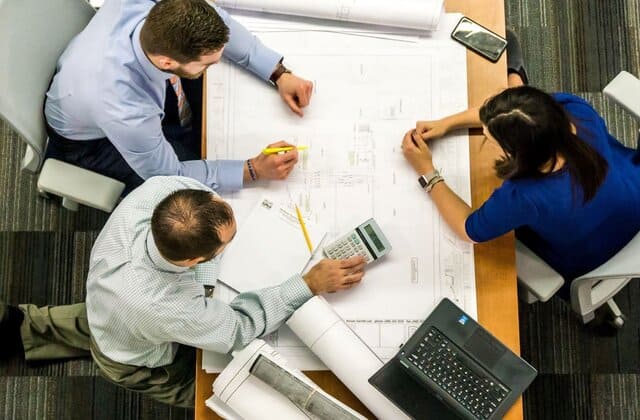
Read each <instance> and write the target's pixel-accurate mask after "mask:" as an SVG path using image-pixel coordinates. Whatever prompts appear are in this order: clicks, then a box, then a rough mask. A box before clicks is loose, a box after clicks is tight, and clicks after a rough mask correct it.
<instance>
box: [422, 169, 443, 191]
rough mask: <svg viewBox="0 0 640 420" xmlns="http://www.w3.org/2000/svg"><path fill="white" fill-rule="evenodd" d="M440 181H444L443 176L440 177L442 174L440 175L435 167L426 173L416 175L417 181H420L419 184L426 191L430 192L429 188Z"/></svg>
mask: <svg viewBox="0 0 640 420" xmlns="http://www.w3.org/2000/svg"><path fill="white" fill-rule="evenodd" d="M440 181H444V178H442V176H441V175H440V172H438V170H437V169H434V170H433V171H431V172H429V173H428V174H424V175H420V176H419V177H418V182H419V183H420V186H421V187H422V189H423V190H425V191H426V192H431V189H432V188H433V186H434V185H436V184H437V183H438V182H440Z"/></svg>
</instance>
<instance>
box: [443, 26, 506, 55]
mask: <svg viewBox="0 0 640 420" xmlns="http://www.w3.org/2000/svg"><path fill="white" fill-rule="evenodd" d="M451 37H452V38H453V39H455V40H456V41H459V42H460V43H462V44H463V45H466V46H467V47H469V48H471V49H472V50H474V51H476V52H478V53H480V54H481V55H483V56H485V57H486V58H488V59H489V60H491V61H497V60H498V58H500V55H501V54H502V52H503V51H504V49H505V47H506V46H507V40H506V39H504V38H502V37H501V36H499V35H497V34H495V33H493V32H491V31H490V30H488V29H487V28H485V27H483V26H481V25H479V24H477V23H475V22H474V21H472V20H471V19H469V18H466V17H463V18H462V19H460V22H458V25H456V27H455V29H454V30H453V32H452V33H451Z"/></svg>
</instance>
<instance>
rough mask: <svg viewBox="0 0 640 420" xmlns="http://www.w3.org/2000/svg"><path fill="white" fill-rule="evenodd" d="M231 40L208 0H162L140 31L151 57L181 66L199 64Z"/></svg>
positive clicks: (145, 47) (142, 43) (142, 40)
mask: <svg viewBox="0 0 640 420" xmlns="http://www.w3.org/2000/svg"><path fill="white" fill-rule="evenodd" d="M227 41H229V28H228V27H227V25H225V23H224V21H223V20H222V18H221V17H220V15H218V12H216V10H215V9H214V8H213V7H212V6H210V5H209V4H207V2H206V1H205V0H161V1H159V2H158V3H156V4H155V6H153V7H152V8H151V11H150V12H149V15H148V16H147V19H146V20H145V22H144V24H143V25H142V30H141V31H140V44H141V45H142V49H143V50H144V51H145V52H146V53H148V54H154V55H164V56H167V57H169V58H172V59H174V60H176V61H177V62H179V63H182V64H184V63H188V62H191V61H197V60H198V59H199V58H200V56H202V55H205V54H210V53H213V52H215V51H218V50H219V49H220V48H222V47H223V46H224V44H226V43H227Z"/></svg>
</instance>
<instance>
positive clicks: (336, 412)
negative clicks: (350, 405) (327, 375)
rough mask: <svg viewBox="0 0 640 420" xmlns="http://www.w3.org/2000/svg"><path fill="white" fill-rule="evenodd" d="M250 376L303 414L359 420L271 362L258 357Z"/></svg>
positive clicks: (339, 419)
mask: <svg viewBox="0 0 640 420" xmlns="http://www.w3.org/2000/svg"><path fill="white" fill-rule="evenodd" d="M249 371H250V372H251V374H252V375H254V376H255V377H257V378H259V379H260V380H262V382H264V383H266V384H267V385H269V386H270V387H271V388H273V389H275V390H276V391H278V392H279V393H281V394H282V395H284V396H285V397H287V398H288V399H289V401H291V402H292V403H294V404H295V405H296V406H297V407H299V408H300V409H301V410H304V411H305V412H307V413H309V414H311V415H313V416H315V417H317V418H320V419H331V420H359V419H363V417H360V416H355V415H353V414H351V412H349V411H347V410H345V409H344V408H342V405H341V403H338V402H337V401H336V400H334V399H332V398H329V397H328V396H326V395H324V394H323V393H320V392H318V391H317V388H314V387H312V386H310V385H309V384H307V383H304V382H303V381H302V380H300V379H299V378H297V377H296V376H294V375H292V374H291V373H289V372H288V371H287V370H286V369H283V368H282V367H280V366H279V365H278V364H277V363H275V362H274V361H273V360H271V359H269V358H267V357H265V356H262V355H260V356H258V358H257V359H256V361H255V362H254V363H253V366H252V367H251V369H250V370H249Z"/></svg>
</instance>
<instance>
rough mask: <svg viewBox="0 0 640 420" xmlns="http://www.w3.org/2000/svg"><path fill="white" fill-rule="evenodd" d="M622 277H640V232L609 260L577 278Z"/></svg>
mask: <svg viewBox="0 0 640 420" xmlns="http://www.w3.org/2000/svg"><path fill="white" fill-rule="evenodd" d="M620 277H632V278H636V277H640V232H638V233H636V236H634V237H633V239H631V240H630V241H629V243H627V245H625V247H624V248H622V249H621V250H620V251H618V253H617V254H616V255H614V256H613V257H611V258H609V260H608V261H607V262H605V263H604V264H602V265H601V266H600V267H598V268H595V269H593V270H591V271H590V272H588V273H587V274H584V275H582V276H580V277H579V278H577V279H576V280H584V279H606V278H620Z"/></svg>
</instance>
